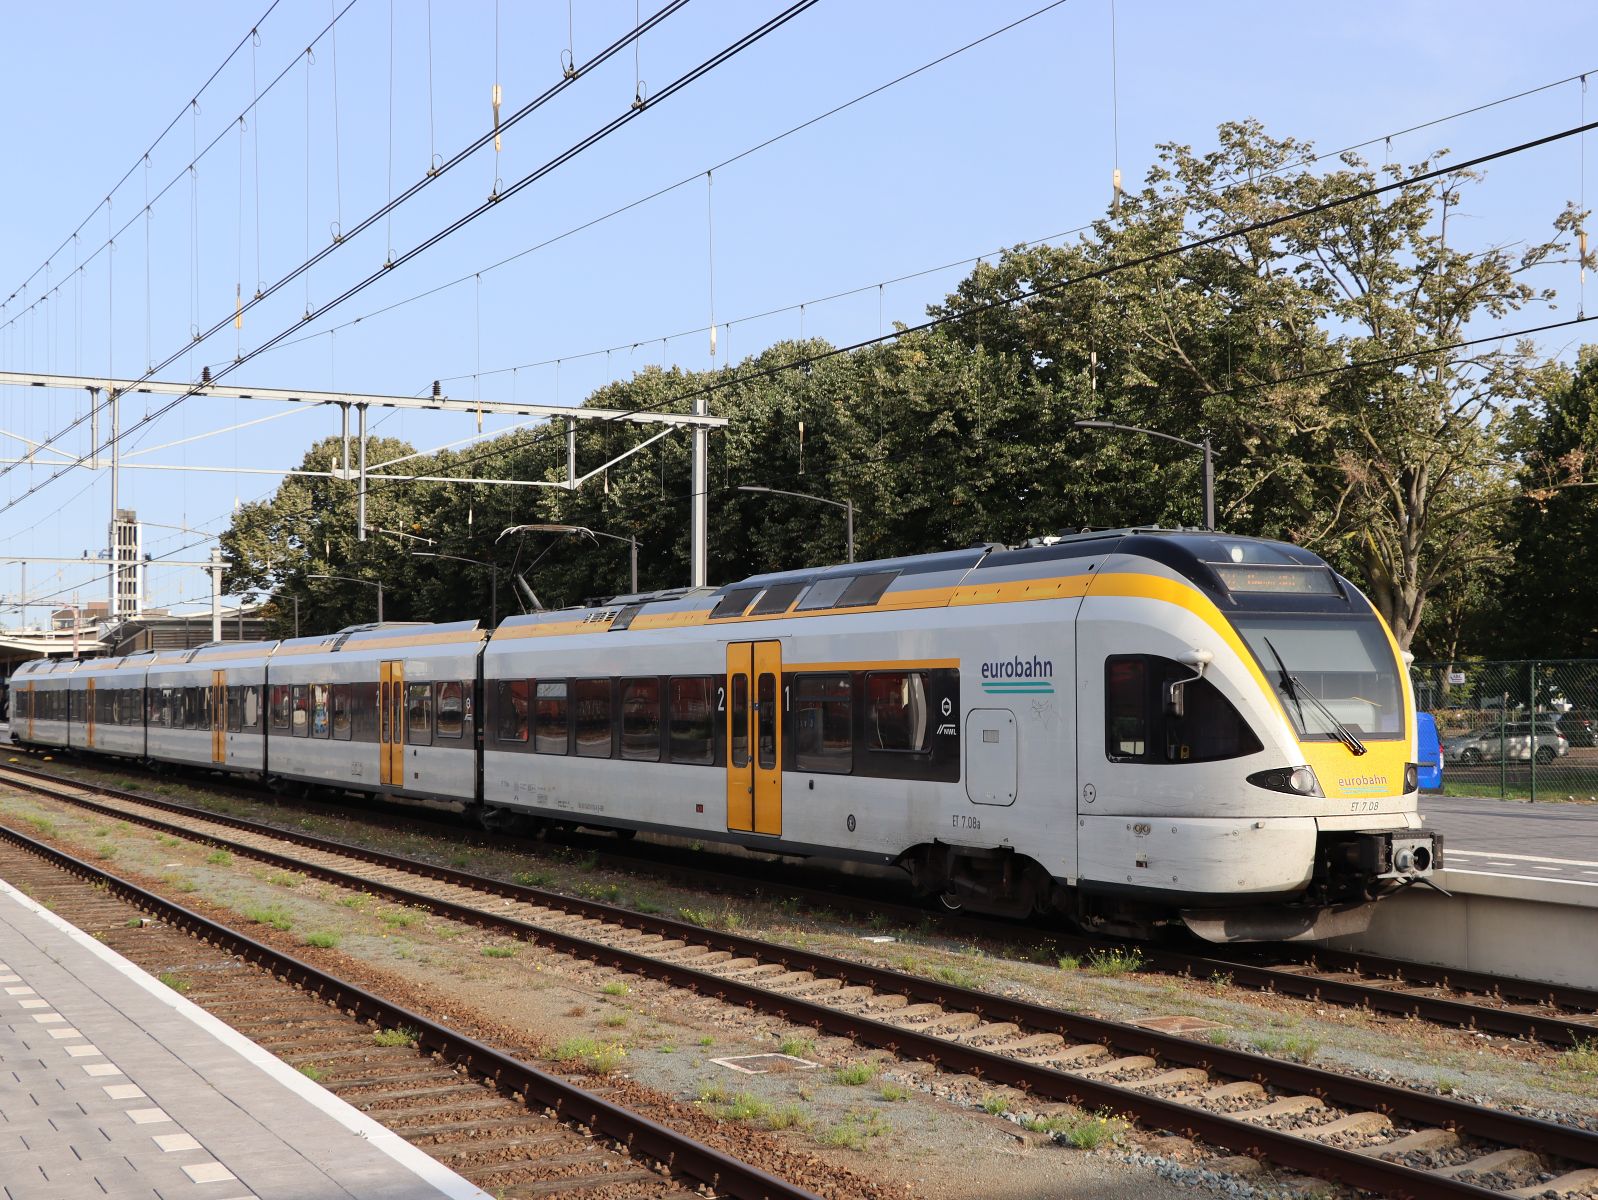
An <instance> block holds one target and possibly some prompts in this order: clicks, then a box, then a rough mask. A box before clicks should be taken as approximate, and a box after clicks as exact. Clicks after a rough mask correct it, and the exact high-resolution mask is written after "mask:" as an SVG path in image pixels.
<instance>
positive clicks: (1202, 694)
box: [1104, 655, 1262, 763]
mask: <svg viewBox="0 0 1598 1200" xmlns="http://www.w3.org/2000/svg"><path fill="white" fill-rule="evenodd" d="M1104 678H1105V725H1106V735H1107V742H1108V744H1107V746H1106V750H1107V753H1108V754H1109V757H1110V758H1111V759H1112V760H1115V761H1119V762H1129V761H1137V762H1150V763H1189V762H1216V761H1218V760H1221V759H1227V758H1241V757H1242V756H1244V755H1246V754H1255V753H1257V752H1258V751H1259V750H1260V749H1262V747H1261V744H1260V740H1259V738H1258V737H1257V736H1255V733H1254V731H1253V730H1252V729H1250V728H1249V725H1248V722H1247V721H1245V720H1244V719H1243V716H1242V714H1241V713H1239V712H1238V711H1237V709H1236V708H1235V707H1234V706H1233V704H1232V702H1231V701H1230V700H1228V699H1227V698H1226V697H1225V696H1224V695H1223V694H1222V693H1221V690H1220V689H1219V688H1217V687H1216V686H1215V685H1214V684H1213V683H1211V682H1210V681H1209V680H1208V679H1205V678H1196V677H1195V675H1194V671H1193V669H1192V668H1191V667H1188V666H1185V665H1183V664H1182V663H1178V662H1173V661H1171V660H1170V659H1168V658H1155V657H1153V656H1142V655H1137V656H1130V655H1129V656H1118V657H1114V658H1111V659H1108V660H1107V661H1106V662H1105V665H1104ZM1172 684H1180V685H1181V689H1182V691H1181V695H1182V704H1181V709H1182V711H1181V712H1180V713H1177V712H1176V711H1174V707H1173V705H1172V704H1171V703H1170V701H1169V699H1168V693H1169V690H1170V686H1171V685H1172Z"/></svg>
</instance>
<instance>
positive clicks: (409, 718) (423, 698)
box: [405, 683, 433, 746]
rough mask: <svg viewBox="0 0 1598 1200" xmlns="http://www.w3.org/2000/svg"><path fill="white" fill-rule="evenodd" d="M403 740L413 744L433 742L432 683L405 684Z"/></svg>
mask: <svg viewBox="0 0 1598 1200" xmlns="http://www.w3.org/2000/svg"><path fill="white" fill-rule="evenodd" d="M405 700H406V703H405V740H406V741H407V742H409V743H410V744H411V745H413V746H431V745H432V744H433V685H432V684H430V683H408V684H406V685H405Z"/></svg>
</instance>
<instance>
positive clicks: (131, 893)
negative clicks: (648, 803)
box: [0, 825, 819, 1200]
mask: <svg viewBox="0 0 1598 1200" xmlns="http://www.w3.org/2000/svg"><path fill="white" fill-rule="evenodd" d="M0 839H4V840H6V841H9V842H10V843H12V844H13V845H15V846H18V847H20V848H21V849H23V850H26V851H28V852H29V853H31V854H35V855H38V856H39V857H40V858H43V859H45V860H46V861H48V862H51V863H53V864H54V865H55V866H57V867H59V868H61V869H62V870H64V871H68V872H71V873H72V874H75V875H78V876H80V877H82V878H85V879H89V880H91V881H94V882H97V883H99V882H103V883H104V884H105V885H106V887H107V888H108V889H110V890H111V891H112V892H114V893H115V894H117V895H119V896H121V897H123V898H124V899H127V900H130V901H132V902H133V903H134V904H137V905H138V906H139V907H141V908H144V909H145V910H147V911H149V912H152V913H154V914H155V915H156V916H158V917H159V918H160V919H161V920H163V921H165V922H167V923H168V924H170V925H172V926H174V927H176V928H179V929H182V930H184V931H185V932H187V933H189V934H191V935H193V936H195V937H198V938H200V939H202V940H204V941H208V942H210V943H212V944H213V945H217V946H220V947H222V948H224V949H225V950H227V952H228V953H230V954H236V955H238V956H239V957H240V958H242V959H244V960H246V961H248V962H252V963H255V964H256V965H258V966H260V967H262V968H263V969H265V970H267V971H270V972H271V973H272V974H273V975H275V976H277V977H278V978H281V979H284V980H287V981H288V982H290V983H293V984H295V985H296V986H298V987H300V988H302V989H304V990H305V991H307V992H310V993H312V994H313V995H317V996H320V997H321V998H322V999H324V1000H326V1001H328V1003H330V1004H333V1005H335V1006H337V1007H338V1008H340V1009H342V1010H344V1011H346V1012H351V1013H354V1014H355V1015H356V1016H358V1017H361V1018H363V1019H368V1020H372V1021H375V1022H377V1023H379V1024H381V1025H383V1026H384V1027H388V1028H393V1027H405V1028H409V1029H412V1030H415V1031H416V1041H417V1044H418V1046H420V1047H423V1048H425V1049H428V1050H432V1051H435V1052H437V1053H438V1054H439V1055H440V1056H441V1057H442V1058H444V1059H446V1060H447V1061H449V1062H452V1063H455V1064H458V1065H460V1066H463V1067H465V1068H466V1069H467V1070H468V1071H470V1072H471V1073H472V1074H474V1075H476V1076H478V1077H480V1078H483V1079H486V1080H491V1081H493V1082H494V1083H496V1084H497V1085H499V1086H500V1087H501V1088H503V1089H507V1090H509V1091H511V1092H512V1093H514V1094H516V1095H519V1096H521V1097H522V1098H523V1099H524V1100H525V1101H526V1103H527V1104H528V1105H529V1106H532V1105H537V1106H539V1107H542V1108H547V1109H551V1110H553V1111H554V1112H555V1113H556V1114H557V1116H558V1117H559V1118H560V1119H562V1120H565V1121H572V1122H577V1123H580V1124H583V1125H586V1126H587V1127H588V1128H590V1129H592V1130H593V1131H594V1132H595V1133H596V1134H598V1135H600V1136H602V1137H606V1138H610V1139H612V1140H614V1141H616V1142H618V1143H620V1144H621V1145H623V1146H625V1147H626V1148H627V1151H628V1153H629V1154H630V1155H632V1156H633V1157H635V1158H643V1159H646V1160H652V1161H655V1162H658V1163H660V1164H663V1165H664V1166H665V1167H666V1168H668V1169H669V1170H670V1171H671V1172H672V1173H673V1174H675V1175H679V1176H687V1177H689V1178H691V1179H694V1180H697V1181H698V1182H700V1183H703V1184H708V1185H710V1186H711V1187H713V1188H715V1189H718V1190H719V1191H721V1192H724V1193H725V1194H727V1195H729V1196H735V1197H740V1198H745V1200H819V1197H817V1196H816V1195H815V1193H813V1192H810V1191H807V1190H805V1189H804V1188H800V1187H798V1186H796V1185H794V1184H791V1183H788V1182H787V1181H785V1180H782V1179H778V1178H777V1177H776V1176H774V1175H770V1174H767V1173H766V1172H764V1171H762V1170H760V1169H759V1168H758V1167H754V1166H751V1165H750V1164H748V1163H745V1162H742V1161H740V1160H739V1159H736V1158H733V1157H732V1156H731V1155H728V1154H724V1153H722V1152H721V1151H720V1150H717V1149H715V1148H714V1147H712V1146H707V1145H705V1144H704V1143H703V1142H699V1141H696V1140H695V1139H693V1138H691V1137H688V1136H687V1135H686V1134H683V1133H679V1132H678V1131H676V1130H674V1129H671V1128H669V1127H667V1126H665V1125H662V1124H660V1123H659V1122H657V1121H653V1120H650V1119H649V1118H648V1117H645V1116H643V1115H642V1114H640V1113H635V1112H632V1111H631V1110H630V1109H626V1108H623V1107H622V1106H621V1105H619V1104H614V1103H612V1102H611V1101H609V1100H606V1099H604V1098H602V1097H600V1096H596V1095H594V1094H593V1093H592V1092H589V1091H587V1090H585V1089H583V1088H580V1087H578V1086H577V1085H576V1084H573V1083H569V1082H567V1081H566V1080H564V1079H561V1078H560V1077H558V1076H555V1075H551V1074H549V1073H547V1072H545V1071H541V1070H539V1069H538V1068H537V1067H535V1066H533V1065H532V1064H531V1063H527V1062H523V1061H522V1060H521V1059H518V1058H515V1057H512V1056H511V1055H509V1054H505V1053H503V1052H502V1051H499V1050H496V1049H494V1048H493V1047H492V1046H489V1045H487V1044H486V1043H484V1042H480V1041H478V1040H477V1039H475V1038H471V1037H468V1036H467V1035H466V1034H463V1033H461V1032H459V1031H458V1030H455V1029H451V1028H450V1027H449V1026H447V1025H442V1024H440V1023H439V1022H437V1021H434V1020H431V1019H430V1018H428V1017H425V1016H423V1015H422V1014H421V1013H418V1012H416V1011H414V1010H412V1009H409V1008H406V1007H404V1006H403V1005H399V1004H395V1003H393V1002H392V1001H389V1000H385V999H383V998H382V997H381V996H378V995H377V994H376V993H374V992H371V991H368V990H367V989H365V988H362V987H360V986H358V985H356V984H353V983H351V982H349V981H348V980H345V979H341V978H339V977H338V976H336V975H333V974H330V973H328V972H326V971H323V970H321V969H320V968H318V967H315V966H312V965H311V964H310V963H307V962H305V961H303V960H301V959H298V958H295V957H294V956H292V955H290V954H286V953H284V952H283V951H281V950H278V949H276V948H275V947H272V946H268V945H267V944H265V943H264V942H258V941H256V940H255V939H254V938H251V937H249V936H248V935H246V934H243V933H240V932H239V931H238V930H235V929H232V928H230V927H228V926H226V925H222V924H220V923H219V922H216V921H212V920H210V919H209V918H207V917H204V916H201V915H200V914H199V913H197V912H195V911H193V910H192V909H188V908H185V907H183V906H182V905H180V904H176V903H174V902H173V901H171V900H167V899H165V898H164V897H162V896H159V895H157V894H156V893H154V892H151V891H147V890H146V889H144V888H141V887H139V886H138V885H137V884H135V883H132V882H130V881H128V880H126V879H123V878H121V877H120V876H117V875H114V874H112V873H111V872H109V871H107V870H105V869H104V868H102V867H97V866H94V865H93V864H91V863H88V862H85V861H84V860H83V859H80V858H76V857H74V856H73V855H70V854H67V853H66V852H65V851H62V850H58V849H56V848H55V847H53V846H49V845H46V844H45V843H43V842H40V841H37V840H36V839H34V838H31V837H29V836H28V835H27V834H24V833H20V832H18V831H17V830H15V829H12V828H10V827H9V826H6V825H0Z"/></svg>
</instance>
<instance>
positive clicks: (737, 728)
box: [727, 674, 749, 767]
mask: <svg viewBox="0 0 1598 1200" xmlns="http://www.w3.org/2000/svg"><path fill="white" fill-rule="evenodd" d="M727 725H728V728H730V729H731V730H732V739H731V742H730V744H729V746H728V754H727V757H728V759H729V761H730V762H731V763H732V765H733V766H735V767H747V766H748V765H749V676H747V675H743V674H738V675H734V676H733V677H732V711H731V713H730V714H729V715H728V718H727Z"/></svg>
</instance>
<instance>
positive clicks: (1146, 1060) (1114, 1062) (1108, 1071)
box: [1071, 1054, 1157, 1079]
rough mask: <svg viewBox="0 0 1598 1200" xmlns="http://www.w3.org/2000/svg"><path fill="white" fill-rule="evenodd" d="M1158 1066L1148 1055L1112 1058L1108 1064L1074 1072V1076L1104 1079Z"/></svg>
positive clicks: (1100, 1064) (1099, 1064)
mask: <svg viewBox="0 0 1598 1200" xmlns="http://www.w3.org/2000/svg"><path fill="white" fill-rule="evenodd" d="M1155 1065H1157V1064H1156V1063H1155V1061H1154V1060H1153V1059H1152V1058H1150V1057H1149V1056H1148V1055H1146V1054H1129V1055H1127V1056H1126V1057H1125V1058H1112V1059H1111V1060H1110V1061H1109V1062H1107V1063H1098V1064H1096V1065H1094V1066H1091V1067H1084V1068H1083V1069H1082V1070H1080V1071H1078V1070H1073V1071H1072V1072H1071V1073H1072V1074H1073V1075H1080V1076H1081V1077H1082V1078H1083V1079H1103V1078H1104V1077H1105V1076H1106V1075H1120V1074H1122V1073H1123V1072H1126V1071H1143V1070H1147V1069H1148V1068H1149V1067H1152V1066H1155Z"/></svg>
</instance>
